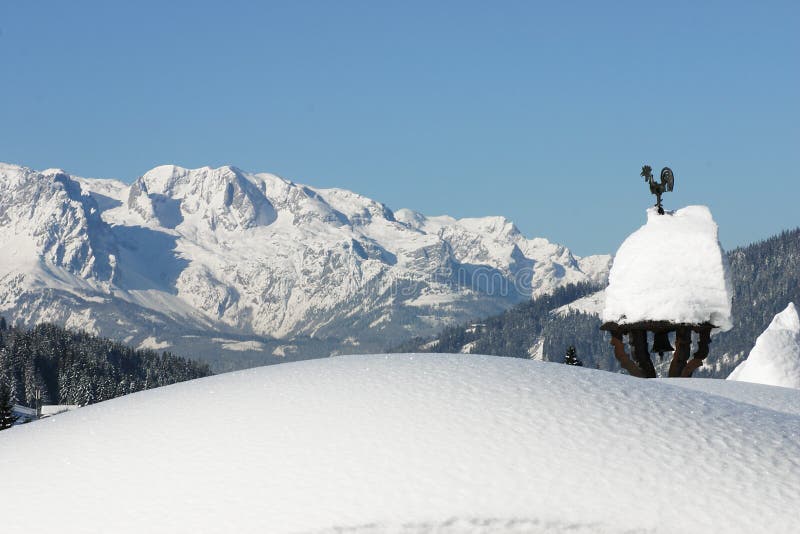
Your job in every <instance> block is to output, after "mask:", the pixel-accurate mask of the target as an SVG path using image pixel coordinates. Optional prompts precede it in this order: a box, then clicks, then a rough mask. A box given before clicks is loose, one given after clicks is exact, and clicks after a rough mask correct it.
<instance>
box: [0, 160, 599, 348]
mask: <svg viewBox="0 0 800 534" xmlns="http://www.w3.org/2000/svg"><path fill="white" fill-rule="evenodd" d="M0 249H1V250H3V254H2V256H0V313H3V314H6V315H8V316H9V319H11V320H12V321H22V322H24V323H33V322H38V321H43V320H47V321H55V322H58V323H61V324H66V325H67V326H74V327H80V328H84V329H87V330H89V331H92V332H95V333H99V334H102V335H106V336H110V337H114V338H118V339H122V340H124V341H127V342H129V343H132V344H134V345H140V344H141V343H144V342H147V343H150V344H155V345H157V346H159V347H163V348H168V347H169V348H172V349H173V350H177V352H184V353H186V352H189V353H191V354H192V355H197V353H198V347H202V346H205V347H206V349H205V352H207V353H214V352H217V351H218V350H222V352H223V353H226V352H227V353H228V355H229V357H230V355H232V354H234V353H235V352H237V351H230V350H226V349H225V348H224V346H232V345H233V344H235V345H236V346H237V347H239V348H240V349H242V348H243V347H253V346H259V347H262V348H263V347H265V346H268V344H269V342H270V339H271V338H277V339H288V340H294V339H295V338H299V337H302V336H305V337H306V338H308V337H313V338H314V339H316V340H326V339H331V340H334V345H335V344H336V343H339V344H340V345H342V346H348V347H350V350H354V349H353V347H361V348H362V349H366V348H368V347H376V346H380V347H388V346H391V345H393V344H396V343H399V342H400V341H403V340H405V339H407V338H408V337H410V336H413V335H423V334H428V333H432V332H434V331H435V330H436V329H438V328H439V327H441V326H442V325H443V324H445V323H449V322H452V321H460V320H465V319H467V318H471V317H475V316H481V315H488V314H491V313H496V312H498V311H500V310H503V309H505V308H507V307H508V306H510V305H511V304H513V303H515V302H519V301H521V300H524V299H526V298H530V296H531V295H537V294H541V293H547V292H550V291H552V290H553V289H554V288H556V287H558V286H560V285H563V284H566V283H569V282H581V281H587V280H593V281H602V280H604V279H605V277H606V276H607V273H608V266H609V260H610V258H609V257H608V256H592V257H587V258H578V257H576V256H574V255H572V254H571V253H570V251H569V250H568V249H566V248H565V247H563V246H561V245H556V244H552V243H550V242H548V241H547V240H545V239H542V238H536V239H527V238H526V237H524V236H523V235H522V234H521V233H520V232H519V231H518V230H517V228H516V227H515V226H514V225H513V223H511V222H510V221H508V220H507V219H504V218H502V217H486V218H479V219H453V218H451V217H446V216H442V217H425V216H424V215H422V214H419V213H416V212H413V211H410V210H398V211H397V212H392V211H391V210H390V209H388V208H387V207H386V206H385V205H383V204H381V203H379V202H376V201H374V200H371V199H369V198H366V197H363V196H360V195H358V194H356V193H352V192H350V191H345V190H340V189H315V188H312V187H308V186H303V185H300V184H296V183H293V182H291V181H288V180H285V179H282V178H279V177H277V176H274V175H271V174H250V173H245V172H243V171H241V170H239V169H236V168H234V167H221V168H218V169H212V168H209V167H204V168H200V169H184V168H180V167H176V166H163V167H157V168H155V169H153V170H151V171H149V172H147V173H145V174H144V175H143V176H142V177H140V178H139V179H137V180H136V181H135V182H134V183H133V184H131V185H126V184H124V183H122V182H118V181H115V180H97V179H84V178H77V177H72V176H69V175H67V174H66V173H64V172H63V171H60V170H48V171H43V172H36V171H33V170H31V169H27V168H24V167H18V166H14V165H6V164H0ZM208 331H216V332H215V333H214V334H213V336H214V338H218V339H223V340H224V341H225V343H216V344H215V342H213V340H212V338H204V337H202V336H203V332H208ZM220 332H221V333H222V334H224V335H220ZM187 336H195V337H187ZM196 336H201V338H202V339H201V340H198V338H197V337H196ZM230 338H232V339H230ZM298 344H301V343H293V342H289V343H283V344H281V345H280V346H278V345H277V344H276V343H273V344H272V345H271V347H272V348H271V349H270V350H271V351H272V352H275V351H279V352H280V351H283V353H284V354H285V353H286V351H287V350H289V351H291V350H292V349H291V348H287V347H292V346H295V347H296V346H297V345H298ZM325 346H330V345H325ZM209 347H211V348H210V349H209ZM182 348H183V349H185V350H181V349H182ZM323 350H324V349H323ZM202 352H203V351H201V354H202ZM243 352H248V351H247V350H246V349H243ZM251 352H252V351H251ZM256 352H260V351H256Z"/></svg>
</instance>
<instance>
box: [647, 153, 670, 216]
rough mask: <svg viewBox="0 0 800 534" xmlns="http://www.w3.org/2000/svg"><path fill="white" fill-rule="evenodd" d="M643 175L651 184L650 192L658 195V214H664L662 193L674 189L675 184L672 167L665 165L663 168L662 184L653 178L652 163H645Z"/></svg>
mask: <svg viewBox="0 0 800 534" xmlns="http://www.w3.org/2000/svg"><path fill="white" fill-rule="evenodd" d="M641 176H643V177H644V181H645V182H647V183H648V184H650V192H651V193H653V194H654V195H655V196H656V208H658V214H659V215H664V207H663V206H662V205H661V195H662V194H663V193H666V192H669V191H672V188H673V187H674V186H675V175H674V174H672V169H670V168H669V167H664V168H663V169H661V183H660V184H658V183H656V181H655V180H653V168H652V167H651V166H650V165H644V166H643V167H642V174H641Z"/></svg>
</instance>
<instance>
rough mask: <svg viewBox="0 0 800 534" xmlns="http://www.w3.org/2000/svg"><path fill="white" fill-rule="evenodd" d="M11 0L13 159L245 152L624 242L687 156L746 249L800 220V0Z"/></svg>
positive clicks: (422, 207) (696, 194)
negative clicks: (657, 186)
mask: <svg viewBox="0 0 800 534" xmlns="http://www.w3.org/2000/svg"><path fill="white" fill-rule="evenodd" d="M166 4H167V2H147V1H137V2H84V1H80V0H78V1H74V2H47V1H30V2H28V1H0V161H7V162H12V163H19V164H24V165H27V166H30V167H33V168H39V169H41V168H46V167H62V168H64V169H67V170H68V171H69V172H72V173H74V174H78V175H82V176H101V177H116V178H120V179H123V180H125V181H131V180H132V179H134V178H136V177H137V176H139V175H141V174H142V173H143V172H145V171H146V170H148V169H150V168H152V167H154V166H156V165H159V164H164V163H176V164H179V165H183V166H189V167H197V166H202V165H215V166H216V165H222V164H234V165H236V166H238V167H241V168H243V169H246V170H251V171H269V172H274V173H277V174H280V175H282V176H284V177H286V178H290V179H292V180H295V181H298V182H302V183H308V184H311V185H315V186H321V187H343V188H347V189H352V190H354V191H357V192H359V193H362V194H365V195H368V196H370V197H373V198H375V199H378V200H381V201H383V202H385V203H386V204H388V205H389V206H390V207H391V208H394V209H397V208H401V207H408V208H413V209H416V210H419V211H421V212H423V213H426V214H441V213H448V214H451V215H454V216H460V217H463V216H481V215H493V214H500V215H505V216H507V217H509V218H511V219H513V220H514V221H515V222H516V223H517V225H518V226H519V227H520V229H521V230H522V231H523V232H525V233H526V234H528V235H530V236H534V235H535V236H544V237H547V238H549V239H551V240H554V241H557V242H560V243H563V244H566V245H567V246H569V247H570V248H572V249H573V250H574V251H575V252H576V253H578V254H590V253H598V252H613V251H614V250H615V249H616V247H617V246H618V245H619V243H620V242H621V241H622V240H623V239H624V238H625V236H626V235H627V234H628V233H629V232H630V231H632V230H634V229H635V228H637V227H638V226H639V225H640V224H642V222H643V221H644V209H645V208H646V207H647V206H649V205H650V204H652V202H653V199H652V197H651V196H650V194H649V192H648V190H647V188H646V186H645V185H644V182H643V181H642V180H641V179H640V178H639V176H638V175H639V170H640V167H641V165H642V164H644V163H649V164H650V165H652V166H653V167H654V168H655V169H656V170H658V169H660V168H661V167H662V166H663V165H670V166H671V167H672V168H673V169H674V171H675V175H676V191H675V192H674V193H671V194H667V195H666V196H665V205H666V206H667V207H668V208H674V207H679V206H682V205H687V204H698V203H702V204H708V205H710V206H711V208H712V211H713V212H714V215H715V218H716V219H717V222H718V223H719V224H720V236H721V240H722V243H723V245H724V246H726V247H728V248H730V247H733V246H736V245H739V244H745V243H748V242H751V241H753V240H757V239H761V238H764V237H767V236H769V235H771V234H774V233H776V232H779V231H780V230H782V229H787V228H794V227H796V226H798V224H800V218H799V217H798V216H797V214H798V209H797V202H798V193H800V184H799V183H798V182H799V181H800V172H799V171H798V168H800V126H798V125H799V124H800V99H799V98H798V95H800V31H798V27H800V7H798V6H800V3H798V2H746V3H740V2H641V1H640V2H534V1H527V2H466V1H459V2H431V1H427V2H388V1H385V2H350V1H338V2H327V1H326V2H310V1H293V2H289V1H287V2H273V3H269V2H249V3H239V2H232V1H226V2H185V3H181V2H170V3H169V5H166Z"/></svg>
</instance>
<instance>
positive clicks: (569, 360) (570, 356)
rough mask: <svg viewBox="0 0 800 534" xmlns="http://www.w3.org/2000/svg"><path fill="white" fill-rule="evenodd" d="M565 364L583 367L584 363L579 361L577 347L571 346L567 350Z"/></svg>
mask: <svg viewBox="0 0 800 534" xmlns="http://www.w3.org/2000/svg"><path fill="white" fill-rule="evenodd" d="M564 363H566V364H567V365H577V366H578V367H583V362H582V361H580V360H579V359H578V356H577V354H576V353H575V347H573V346H572V345H570V346H569V348H568V349H567V355H566V356H565V357H564Z"/></svg>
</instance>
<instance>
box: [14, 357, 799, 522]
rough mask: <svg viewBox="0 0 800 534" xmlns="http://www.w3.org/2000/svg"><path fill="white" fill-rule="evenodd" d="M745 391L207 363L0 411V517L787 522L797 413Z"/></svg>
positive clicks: (471, 360)
mask: <svg viewBox="0 0 800 534" xmlns="http://www.w3.org/2000/svg"><path fill="white" fill-rule="evenodd" d="M724 384H725V387H726V388H727V389H730V390H739V389H741V388H739V386H752V385H751V384H740V383H736V382H727V383H724ZM763 388H764V387H761V388H760V389H763ZM786 391H792V390H786ZM792 393H794V392H793V391H792ZM747 394H748V393H747V390H746V389H745V390H743V392H740V394H739V399H737V400H733V399H728V398H724V397H722V396H719V395H712V394H708V393H704V392H698V391H691V390H688V389H684V388H680V387H675V386H672V385H669V384H667V383H664V382H661V381H655V380H648V381H645V380H640V379H633V378H630V377H627V376H623V375H616V374H611V373H605V372H601V371H594V370H589V369H582V368H574V367H570V366H565V365H558V364H550V363H541V362H532V361H529V360H519V359H510V358H498V357H490V356H464V355H428V354H425V355H417V354H405V355H373V356H349V357H340V358H331V359H327V360H315V361H307V362H300V363H289V364H284V365H278V366H270V367H262V368H258V369H251V370H247V371H241V372H236V373H231V374H226V375H218V376H214V377H210V378H207V379H201V380H196V381H192V382H186V383H182V384H177V385H173V386H169V387H165V388H161V389H157V390H151V391H146V392H141V393H136V394H133V395H130V396H127V397H122V398H118V399H114V400H111V401H107V402H104V403H101V404H97V405H94V406H90V407H87V408H82V409H80V410H77V411H74V412H70V413H67V414H63V415H59V416H56V417H53V418H50V419H47V420H44V421H40V422H36V423H32V424H30V425H27V426H24V427H18V428H14V429H12V430H8V431H4V432H3V433H2V434H0V472H1V473H2V474H3V487H4V491H3V496H2V507H3V508H4V509H5V510H13V511H14V513H13V514H12V513H7V514H4V519H3V532H5V533H22V532H24V533H26V534H31V533H39V532H42V533H43V532H55V531H58V532H67V533H69V532H81V533H100V532H103V533H106V532H115V533H126V532H131V533H133V532H136V533H141V532H149V533H157V532H170V533H175V532H239V533H241V532H259V533H263V532H270V533H279V532H342V531H347V532H432V531H435V532H487V531H488V532H561V531H569V532H623V531H624V532H629V531H648V532H703V533H707V532H790V531H792V530H793V529H794V528H795V527H796V520H797V506H796V505H797V503H798V502H800V439H798V438H800V435H798V433H799V432H800V416H798V415H797V414H792V413H785V412H782V411H780V404H776V406H775V407H772V409H769V408H764V407H758V406H755V405H753V404H750V403H748V402H747V401H746V400H742V397H743V398H744V399H746V398H747ZM795 399H796V401H795V404H796V403H797V402H798V401H800V392H797V393H796V394H795ZM762 401H763V399H762ZM763 402H766V403H767V404H769V402H770V400H769V399H767V400H766V401H763ZM782 402H785V399H784V401H782ZM43 505H44V509H43Z"/></svg>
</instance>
